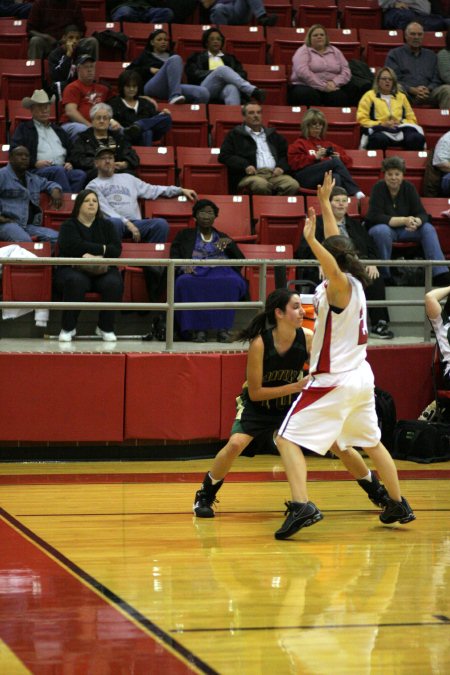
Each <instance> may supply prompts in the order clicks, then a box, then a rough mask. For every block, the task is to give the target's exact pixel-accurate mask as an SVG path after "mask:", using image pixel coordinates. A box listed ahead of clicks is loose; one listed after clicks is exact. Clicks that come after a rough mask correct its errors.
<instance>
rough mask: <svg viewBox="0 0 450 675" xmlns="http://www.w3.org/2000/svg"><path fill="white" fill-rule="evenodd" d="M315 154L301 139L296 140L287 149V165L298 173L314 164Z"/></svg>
mask: <svg viewBox="0 0 450 675" xmlns="http://www.w3.org/2000/svg"><path fill="white" fill-rule="evenodd" d="M316 161H317V160H316V154H315V152H314V151H312V152H311V151H310V149H309V148H308V147H307V146H306V144H305V140H304V139H303V138H297V140H296V141H294V142H293V143H291V144H290V145H289V147H288V164H289V166H290V168H291V169H292V170H293V171H299V170H300V169H304V168H305V167H307V166H311V165H312V164H314V163H315V162H316Z"/></svg>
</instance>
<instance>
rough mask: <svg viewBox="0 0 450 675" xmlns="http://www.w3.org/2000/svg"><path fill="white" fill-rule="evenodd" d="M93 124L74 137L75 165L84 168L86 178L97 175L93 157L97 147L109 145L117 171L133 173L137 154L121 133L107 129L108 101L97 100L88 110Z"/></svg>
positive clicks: (109, 111)
mask: <svg viewBox="0 0 450 675" xmlns="http://www.w3.org/2000/svg"><path fill="white" fill-rule="evenodd" d="M89 115H90V118H91V122H92V126H91V127H89V129H86V131H83V132H82V133H81V134H79V136H78V137H77V139H76V141H75V143H74V145H73V150H72V161H73V164H74V166H76V167H77V168H79V169H83V171H86V173H87V175H88V180H92V179H93V178H95V177H96V175H97V168H96V165H95V156H96V153H97V150H98V149H99V148H109V149H110V150H112V152H113V154H114V156H115V162H114V171H115V172H116V173H122V172H125V173H133V172H134V170H135V169H137V167H138V166H139V157H138V155H137V154H136V151H135V150H134V149H133V148H132V146H131V143H130V141H129V140H128V139H127V138H126V136H125V134H124V133H121V132H120V131H113V130H112V129H110V126H111V120H112V109H111V106H109V105H108V104H107V103H97V104H96V105H94V106H93V107H92V108H91V110H90V113H89Z"/></svg>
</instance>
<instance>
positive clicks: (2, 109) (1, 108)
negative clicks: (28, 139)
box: [0, 99, 6, 145]
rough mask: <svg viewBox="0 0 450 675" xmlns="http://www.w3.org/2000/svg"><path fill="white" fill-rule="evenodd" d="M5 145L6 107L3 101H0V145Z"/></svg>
mask: <svg viewBox="0 0 450 675" xmlns="http://www.w3.org/2000/svg"><path fill="white" fill-rule="evenodd" d="M4 143H6V106H5V101H4V100H3V99H0V145H3V144H4Z"/></svg>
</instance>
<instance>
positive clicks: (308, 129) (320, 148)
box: [288, 108, 365, 199]
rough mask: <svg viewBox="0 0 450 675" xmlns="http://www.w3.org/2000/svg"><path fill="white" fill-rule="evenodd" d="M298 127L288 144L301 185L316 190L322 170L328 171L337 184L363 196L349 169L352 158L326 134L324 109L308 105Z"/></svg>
mask: <svg viewBox="0 0 450 675" xmlns="http://www.w3.org/2000/svg"><path fill="white" fill-rule="evenodd" d="M300 128H301V132H302V135H301V136H300V138H298V139H297V140H296V141H294V142H293V143H291V144H290V146H289V148H288V162H289V166H290V168H291V169H292V171H294V172H295V173H294V176H295V178H296V179H297V180H298V182H299V183H300V185H302V186H303V187H305V188H308V189H310V190H315V189H316V187H317V185H319V184H320V183H322V182H323V178H324V176H325V173H326V172H327V171H331V172H332V174H333V179H334V181H335V183H336V185H337V186H340V187H343V188H345V189H346V191H347V192H348V194H349V195H352V196H353V195H355V196H356V198H357V199H362V197H364V196H365V195H364V193H363V192H362V191H361V190H360V189H359V187H358V185H357V184H356V183H355V181H354V180H353V178H352V176H351V174H350V172H349V169H350V168H351V166H352V160H351V158H350V157H349V156H348V155H347V153H346V152H345V150H344V148H343V147H341V146H340V145H338V144H337V143H335V142H334V141H333V142H332V141H330V140H329V139H328V138H327V129H328V123H327V120H326V117H325V115H324V114H323V112H321V111H320V110H315V109H314V108H310V109H309V110H308V112H307V113H306V114H305V115H304V117H303V119H302V122H301V126H300Z"/></svg>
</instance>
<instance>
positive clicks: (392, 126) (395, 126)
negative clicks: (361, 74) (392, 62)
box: [356, 68, 425, 150]
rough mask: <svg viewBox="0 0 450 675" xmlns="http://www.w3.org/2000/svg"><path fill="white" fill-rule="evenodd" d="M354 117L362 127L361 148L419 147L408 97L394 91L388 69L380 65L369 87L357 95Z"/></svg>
mask: <svg viewBox="0 0 450 675" xmlns="http://www.w3.org/2000/svg"><path fill="white" fill-rule="evenodd" d="M356 119H357V120H358V122H359V123H360V125H361V127H362V135H361V145H360V147H361V148H367V149H368V150H385V149H386V148H389V147H391V146H393V145H394V146H396V147H402V148H404V149H405V150H422V149H423V148H424V146H425V136H424V133H423V129H422V127H419V126H418V125H417V119H416V116H415V114H414V110H413V109H412V108H411V104H410V102H409V101H408V97H407V96H405V94H404V93H403V92H401V91H399V90H398V83H397V76H396V74H395V72H394V71H393V70H392V68H380V69H379V70H378V71H377V73H376V75H375V79H374V81H373V88H372V89H371V90H370V91H367V92H366V93H365V94H364V96H363V97H362V98H361V100H360V102H359V105H358V110H357V111H356Z"/></svg>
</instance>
